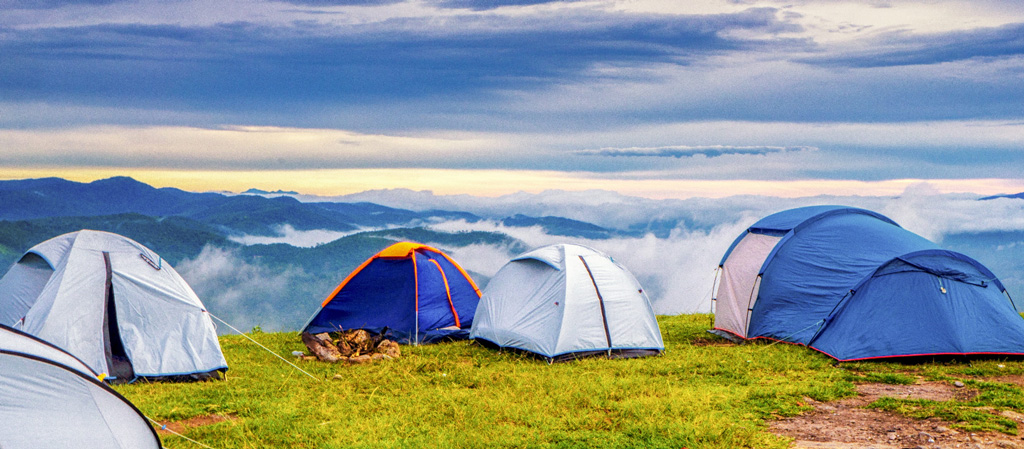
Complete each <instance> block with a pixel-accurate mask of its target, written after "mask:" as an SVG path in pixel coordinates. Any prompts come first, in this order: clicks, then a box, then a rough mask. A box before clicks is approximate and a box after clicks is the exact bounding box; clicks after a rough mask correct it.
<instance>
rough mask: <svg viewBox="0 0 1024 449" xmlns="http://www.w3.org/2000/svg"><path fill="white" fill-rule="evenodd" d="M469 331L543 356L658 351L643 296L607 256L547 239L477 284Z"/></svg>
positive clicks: (652, 321)
mask: <svg viewBox="0 0 1024 449" xmlns="http://www.w3.org/2000/svg"><path fill="white" fill-rule="evenodd" d="M471 338H474V339H476V340H477V341H481V342H483V343H485V344H490V345H494V346H498V347H501V348H513V349H519V350H523V351H528V352H531V353H534V354H537V355H539V356H541V357H543V358H545V359H547V360H549V361H561V360H571V359H575V358H578V357H584V356H596V355H605V356H608V357H612V358H617V357H641V356H646V355H653V354H658V353H660V352H661V351H662V350H664V348H665V345H664V344H663V343H662V339H661V331H660V329H659V328H658V322H657V320H656V319H655V316H654V310H653V309H652V308H651V302H650V300H649V299H648V298H647V294H646V293H644V291H643V288H641V287H640V284H639V283H638V282H637V280H636V278H634V277H633V275H632V274H630V272H629V271H628V270H626V268H625V267H623V266H621V265H619V264H618V263H616V262H615V261H613V260H612V259H611V258H610V257H608V256H606V255H604V254H602V253H600V252H598V251H596V250H593V249H590V248H587V247H583V246H578V245H567V244H563V245H551V246H546V247H543V248H539V249H536V250H533V251H530V252H527V253H525V254H522V255H520V256H518V257H516V258H514V259H512V260H511V261H509V262H508V263H507V264H506V265H505V266H504V267H502V268H501V270H499V271H498V273H497V274H495V275H494V277H493V278H491V280H490V282H489V283H488V284H487V288H485V289H484V292H483V296H482V297H481V298H480V304H479V306H478V307H477V310H476V317H475V318H474V319H473V329H472V333H471Z"/></svg>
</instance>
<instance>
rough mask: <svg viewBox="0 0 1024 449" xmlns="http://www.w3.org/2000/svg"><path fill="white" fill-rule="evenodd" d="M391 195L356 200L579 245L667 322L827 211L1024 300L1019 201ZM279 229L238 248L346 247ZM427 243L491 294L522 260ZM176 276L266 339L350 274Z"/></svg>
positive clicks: (224, 259)
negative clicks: (783, 224) (860, 221)
mask: <svg viewBox="0 0 1024 449" xmlns="http://www.w3.org/2000/svg"><path fill="white" fill-rule="evenodd" d="M385 193H386V192H385ZM391 193H392V194H391V196H390V197H389V196H388V195H385V194H384V193H381V192H376V193H374V194H373V195H369V194H367V195H363V196H362V197H359V198H358V199H359V200H371V199H370V198H368V197H367V196H371V197H372V201H374V202H377V203H379V204H383V205H386V206H390V207H405V208H409V209H412V208H411V207H409V206H410V204H412V203H416V204H418V205H419V208H420V209H422V210H429V209H439V208H443V209H447V210H460V211H468V212H472V213H474V214H477V215H479V216H481V217H484V219H482V220H479V221H474V222H469V221H466V220H452V221H443V222H439V223H433V224H430V225H425V226H423V225H420V226H423V227H425V228H427V229H430V230H433V231H437V232H445V233H459V232H464V231H483V232H489V233H497V234H504V235H507V236H510V237H512V238H514V239H516V240H517V241H519V242H522V243H523V245H524V246H525V247H527V248H534V247H539V246H544V245H548V244H554V243H574V244H580V245H585V246H589V247H591V248H594V249H597V250H599V251H602V252H604V253H606V254H608V255H610V256H612V257H613V258H614V259H615V260H617V261H618V262H619V263H621V264H622V265H624V266H626V267H627V268H628V269H629V270H630V271H632V272H633V274H634V275H635V276H636V277H637V279H638V280H639V281H640V283H641V284H642V285H643V286H644V288H645V289H646V290H647V292H648V294H649V295H650V297H651V299H652V301H653V303H654V308H655V311H656V313H658V314H683V313H706V312H710V311H711V294H712V286H713V283H714V279H715V269H716V268H717V266H718V263H719V261H720V260H721V257H722V255H723V253H724V252H725V251H726V249H727V248H728V247H729V245H730V244H731V243H732V241H733V240H734V239H735V238H736V237H737V236H738V235H739V234H740V233H741V232H743V231H744V230H745V229H746V228H747V227H748V226H750V225H751V224H753V223H754V222H755V221H757V220H758V219H759V218H761V217H763V216H765V215H768V214H771V213H774V212H777V211H780V210H784V209H789V208H793V207H800V206H809V205H819V204H842V205H848V206H854V207H862V208H865V209H871V210H875V211H877V212H880V213H882V214H884V215H887V216H889V217H890V218H892V219H893V220H895V221H896V222H897V223H900V224H901V225H902V226H903V227H904V228H906V229H908V230H910V231H912V232H915V233H918V234H920V235H922V236H924V237H926V238H929V239H931V240H933V241H936V242H937V243H939V244H940V245H943V246H946V247H948V248H949V249H952V250H955V251H960V252H963V253H965V254H967V255H968V256H971V257H974V258H976V259H978V260H979V261H981V262H982V263H983V264H985V265H987V266H988V267H989V268H990V269H992V271H993V272H995V274H996V275H997V276H999V277H1000V279H1001V280H1002V281H1003V282H1004V284H1006V286H1007V289H1008V290H1009V292H1010V294H1011V296H1012V297H1013V298H1015V299H1016V298H1024V200H1020V199H994V200H987V201H979V199H978V197H977V196H976V195H971V194H939V193H937V192H935V191H934V190H933V189H931V188H930V186H928V185H927V184H921V185H915V186H912V187H910V188H908V189H907V190H906V191H905V192H904V193H903V194H902V195H900V196H897V197H826V196H819V197H807V198H795V199H794V198H774V197H756V196H743V197H730V198H723V199H715V200H711V199H689V200H649V199H642V198H629V197H624V196H622V195H619V194H617V193H612V192H589V193H590V194H589V195H582V194H580V193H579V192H545V193H541V194H517V195H510V196H506V197H500V198H482V197H469V196H465V195H462V196H458V197H445V196H435V195H432V194H429V193H428V192H411V191H401V190H400V191H394V192H391ZM410 198H413V199H415V201H413V199H410ZM348 200H350V201H352V200H354V199H352V198H349V199H348ZM457 200H458V201H457ZM460 202H461V204H462V206H463V207H461V208H459V206H460V204H458V203H460ZM515 214H526V215H532V216H537V217H542V216H559V217H564V218H571V219H574V220H580V221H586V222H589V223H593V224H597V225H599V226H602V227H605V228H607V229H610V230H612V231H613V232H612V233H611V235H612V237H610V238H602V239H588V238H581V237H573V236H564V235H553V234H551V233H549V232H548V231H546V230H545V229H544V228H543V227H541V226H531V227H512V226H505V225H503V224H501V218H503V217H508V216H512V215H515ZM645 229H650V231H649V232H645V231H643V230H645ZM280 230H281V232H280V234H281V235H280V236H278V237H274V238H272V239H269V240H260V238H255V237H239V238H235V241H237V242H240V243H243V244H248V245H251V244H260V243H287V244H289V245H292V246H296V247H304V248H309V247H315V246H316V245H319V244H324V243H326V242H328V241H330V239H331V237H337V238H345V237H346V236H348V233H333V234H332V233H331V232H330V231H303V232H298V231H295V230H294V229H291V228H290V227H288V226H287V224H282V225H281V227H280ZM638 230H640V231H638ZM568 233H569V234H571V232H568ZM262 239H266V237H263V238H262ZM421 243H425V244H428V245H432V246H437V247H439V248H441V249H443V250H445V251H446V252H447V253H448V254H449V255H450V256H452V257H453V258H454V259H455V260H456V261H458V262H459V263H460V264H461V265H462V266H463V267H464V268H465V269H466V270H467V271H469V272H471V273H477V274H478V275H480V276H482V279H478V283H480V284H481V285H482V286H483V285H486V281H487V279H489V278H490V277H491V276H493V275H494V273H496V272H497V271H498V269H500V268H501V267H502V265H504V264H505V263H506V262H507V261H508V260H509V259H510V258H512V257H514V256H515V255H516V253H517V252H518V249H512V248H510V247H509V246H507V245H489V244H471V245H468V246H451V245H444V244H441V243H436V242H429V241H425V242H421ZM521 247H522V246H520V247H519V248H521ZM379 249H383V247H381V248H379ZM356 265H358V262H353V263H352V266H351V268H349V269H348V270H351V269H354V268H355V267H356ZM178 270H179V271H180V272H181V273H182V275H183V276H184V277H185V278H186V279H187V280H188V281H189V283H190V284H191V285H192V286H193V288H194V289H195V290H196V292H197V293H198V294H199V295H200V298H202V299H203V300H204V301H205V302H206V304H207V306H208V307H209V308H210V310H211V311H213V312H214V313H220V314H221V315H225V316H227V317H230V318H231V319H233V320H235V321H236V322H238V323H239V325H240V326H243V327H252V326H260V327H261V328H264V329H267V330H296V329H298V328H299V327H300V326H301V325H302V324H303V323H304V321H305V319H306V318H308V317H309V316H310V315H312V314H313V313H314V312H315V311H316V310H317V308H318V307H319V305H320V303H321V302H322V301H323V299H324V298H325V297H326V295H327V294H328V293H330V291H331V290H332V289H333V287H334V286H336V285H337V283H338V282H340V281H341V280H342V279H344V277H345V276H346V275H347V274H348V271H346V270H342V271H344V272H335V273H329V274H326V275H323V274H321V275H316V274H313V273H308V272H306V271H304V270H302V269H301V268H299V266H298V264H296V265H294V266H292V267H285V268H281V267H279V266H275V267H271V266H268V265H265V264H263V263H262V262H261V261H260V260H254V259H251V258H245V257H243V256H242V255H241V254H240V253H238V252H237V251H232V250H226V249H220V248H215V247H207V248H205V249H204V250H203V252H202V253H201V254H199V255H197V256H196V257H195V258H192V259H186V260H184V261H182V262H181V263H180V264H179V266H178ZM1018 302H1024V301H1018Z"/></svg>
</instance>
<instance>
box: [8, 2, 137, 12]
mask: <svg viewBox="0 0 1024 449" xmlns="http://www.w3.org/2000/svg"><path fill="white" fill-rule="evenodd" d="M129 1H130V0H5V1H4V2H3V3H2V6H3V8H4V9H5V10H12V9H54V8H60V7H64V6H83V5H84V6H99V5H110V4H114V3H126V2H129Z"/></svg>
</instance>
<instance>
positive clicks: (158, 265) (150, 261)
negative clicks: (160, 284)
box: [139, 253, 164, 271]
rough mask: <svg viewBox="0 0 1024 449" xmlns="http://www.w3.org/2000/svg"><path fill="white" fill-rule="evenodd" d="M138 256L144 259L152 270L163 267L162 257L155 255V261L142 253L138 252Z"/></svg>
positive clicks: (158, 269)
mask: <svg viewBox="0 0 1024 449" xmlns="http://www.w3.org/2000/svg"><path fill="white" fill-rule="evenodd" d="M139 257H141V258H142V260H145V261H146V263H148V264H149V266H151V267H153V269H154V270H157V271H160V269H161V268H163V267H164V259H163V258H161V257H160V256H157V262H153V259H150V258H149V256H147V255H145V254H143V253H139Z"/></svg>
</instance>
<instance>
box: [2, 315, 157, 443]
mask: <svg viewBox="0 0 1024 449" xmlns="http://www.w3.org/2000/svg"><path fill="white" fill-rule="evenodd" d="M0 447H2V448H4V449H51V448H63V447H74V448H82V449H110V448H113V449H146V448H160V447H161V446H160V440H159V438H158V437H157V435H156V432H155V431H154V430H153V427H152V426H151V425H149V423H148V422H147V420H146V417H145V416H144V415H143V414H142V413H141V412H139V410H138V409H136V408H135V406H133V405H132V404H131V403H130V402H128V400H126V399H125V398H124V397H123V396H121V395H120V394H118V393H117V392H116V391H114V390H112V389H111V388H110V387H108V386H107V385H105V384H104V383H103V382H100V381H99V380H98V379H97V378H96V373H94V372H93V371H92V370H90V369H89V367H87V366H85V364H84V363H82V362H81V361H79V360H78V359H76V358H75V357H74V356H72V355H71V354H68V353H66V352H64V351H63V350H61V349H59V348H57V347H55V346H53V345H51V344H50V343H46V342H44V341H42V340H39V339H37V338H35V337H32V336H30V335H28V334H25V333H23V332H20V331H17V330H14V329H11V328H8V327H5V326H0Z"/></svg>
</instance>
